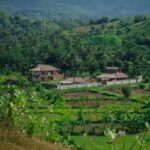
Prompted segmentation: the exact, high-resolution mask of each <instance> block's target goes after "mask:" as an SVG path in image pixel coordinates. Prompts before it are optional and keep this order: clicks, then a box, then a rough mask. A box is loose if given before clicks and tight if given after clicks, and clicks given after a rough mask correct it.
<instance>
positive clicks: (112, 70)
mask: <svg viewBox="0 0 150 150" xmlns="http://www.w3.org/2000/svg"><path fill="white" fill-rule="evenodd" d="M96 78H97V80H98V81H101V82H102V83H103V84H107V81H115V80H125V79H128V75H127V74H125V73H123V72H122V71H121V69H120V68H117V67H107V68H106V71H105V73H103V74H101V75H99V76H97V77H96Z"/></svg>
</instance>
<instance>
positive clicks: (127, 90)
mask: <svg viewBox="0 0 150 150" xmlns="http://www.w3.org/2000/svg"><path fill="white" fill-rule="evenodd" d="M121 91H122V94H123V95H124V97H126V98H129V97H130V95H131V92H132V89H131V87H130V86H123V87H122V89H121Z"/></svg>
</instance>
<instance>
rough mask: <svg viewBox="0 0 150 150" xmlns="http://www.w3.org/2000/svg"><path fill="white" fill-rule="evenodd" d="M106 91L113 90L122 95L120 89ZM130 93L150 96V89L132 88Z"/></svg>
mask: <svg viewBox="0 0 150 150" xmlns="http://www.w3.org/2000/svg"><path fill="white" fill-rule="evenodd" d="M108 92H114V93H117V94H120V95H122V92H121V89H113V90H108ZM131 95H132V96H150V91H146V90H144V89H134V90H132V94H131Z"/></svg>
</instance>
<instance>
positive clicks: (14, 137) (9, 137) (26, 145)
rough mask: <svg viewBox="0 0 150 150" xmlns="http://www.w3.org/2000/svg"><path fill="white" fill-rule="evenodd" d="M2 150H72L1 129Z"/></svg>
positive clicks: (0, 142) (0, 144) (0, 147)
mask: <svg viewBox="0 0 150 150" xmlns="http://www.w3.org/2000/svg"><path fill="white" fill-rule="evenodd" d="M0 149H1V150H33V149H35V150H40V149H41V150H70V149H69V148H65V147H63V146H62V145H60V144H54V143H50V142H44V141H41V140H39V139H37V138H34V137H32V138H29V137H27V136H26V135H25V134H24V133H20V132H18V131H15V130H9V132H8V131H5V130H4V129H3V131H2V129H0Z"/></svg>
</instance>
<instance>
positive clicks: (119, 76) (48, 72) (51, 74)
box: [30, 64, 142, 88]
mask: <svg viewBox="0 0 150 150" xmlns="http://www.w3.org/2000/svg"><path fill="white" fill-rule="evenodd" d="M105 70H106V71H105V72H104V73H102V74H100V75H98V76H95V77H76V76H74V77H66V76H65V75H64V74H61V70H60V69H59V68H56V67H54V66H50V65H45V64H39V65H37V66H36V67H35V68H33V69H30V76H31V80H32V81H36V82H41V83H43V84H50V85H52V84H54V85H56V87H59V88H60V87H61V88H63V87H64V88H65V87H67V86H68V88H72V87H74V86H72V85H75V87H76V85H78V86H77V87H80V86H79V85H81V86H82V87H84V86H85V87H86V86H89V87H92V86H101V85H110V84H111V85H113V84H114V85H115V84H127V83H129V84H130V83H138V82H142V76H138V77H135V78H133V79H130V78H129V77H128V75H127V74H125V73H124V72H122V71H121V68H118V67H106V69H105ZM69 85H71V86H69Z"/></svg>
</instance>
